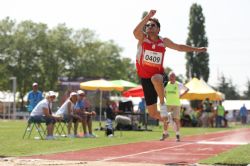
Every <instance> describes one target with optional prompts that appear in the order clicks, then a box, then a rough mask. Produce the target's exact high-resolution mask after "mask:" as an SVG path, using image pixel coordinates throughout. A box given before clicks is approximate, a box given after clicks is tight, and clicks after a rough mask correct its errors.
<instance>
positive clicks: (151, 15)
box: [148, 10, 156, 18]
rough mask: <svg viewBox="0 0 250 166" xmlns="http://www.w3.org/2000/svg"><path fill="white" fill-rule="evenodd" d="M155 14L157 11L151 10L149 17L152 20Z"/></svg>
mask: <svg viewBox="0 0 250 166" xmlns="http://www.w3.org/2000/svg"><path fill="white" fill-rule="evenodd" d="M155 13H156V10H150V11H149V13H148V15H149V16H150V18H151V17H153V16H154V15H155Z"/></svg>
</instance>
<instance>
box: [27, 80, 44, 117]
mask: <svg viewBox="0 0 250 166" xmlns="http://www.w3.org/2000/svg"><path fill="white" fill-rule="evenodd" d="M42 99H43V94H42V92H41V91H39V90H38V84H37V83H36V82H34V83H33V84H32V90H31V91H29V93H28V111H29V113H31V111H32V110H33V109H34V108H35V106H36V105H37V103H39V102H40V101H41V100H42Z"/></svg>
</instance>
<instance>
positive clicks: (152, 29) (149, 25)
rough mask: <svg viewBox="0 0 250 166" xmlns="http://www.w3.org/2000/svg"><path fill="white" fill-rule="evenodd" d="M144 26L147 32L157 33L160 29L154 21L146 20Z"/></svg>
mask: <svg viewBox="0 0 250 166" xmlns="http://www.w3.org/2000/svg"><path fill="white" fill-rule="evenodd" d="M145 26H146V32H147V33H148V34H157V35H158V33H159V31H160V29H159V28H158V27H157V25H156V23H155V22H154V21H148V22H147V24H146V25H145Z"/></svg>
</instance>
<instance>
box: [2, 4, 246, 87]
mask: <svg viewBox="0 0 250 166" xmlns="http://www.w3.org/2000/svg"><path fill="white" fill-rule="evenodd" d="M193 3H198V4H199V5H201V6H202V8H203V14H204V16H205V18H206V20H205V26H206V29H205V30H206V35H207V37H208V41H209V46H208V53H209V55H210V62H209V67H210V78H209V84H211V85H214V86H216V85H217V84H218V77H219V76H220V75H221V74H224V75H225V76H226V77H227V78H230V79H232V81H233V84H234V85H237V88H238V90H240V91H242V90H245V86H246V82H247V80H248V79H250V72H249V68H250V67H249V64H250V30H249V29H250V21H249V20H250V10H249V9H250V1H248V0H174V1H173V0H88V1H87V0H22V1H20V0H8V1H2V2H1V6H0V19H3V18H5V17H7V16H9V17H10V18H11V19H14V20H16V21H17V22H20V21H23V20H32V21H34V22H42V23H45V24H47V25H49V27H51V28H52V27H54V26H56V25H57V24H59V23H66V25H67V26H68V27H71V28H73V29H75V30H77V29H81V28H89V29H91V30H94V31H95V32H96V34H97V35H98V37H99V38H100V39H102V40H113V41H115V42H116V43H117V44H118V45H119V46H120V47H122V48H123V52H122V56H124V57H130V58H131V59H132V60H133V61H135V53H136V43H137V41H136V40H135V39H134V37H133V34H132V32H133V29H134V27H135V26H136V25H137V23H138V22H139V21H140V18H141V15H142V12H143V11H148V10H150V9H155V10H157V13H156V15H155V17H157V18H158V19H159V20H160V22H161V32H160V35H161V36H163V37H169V38H170V39H171V40H173V41H174V42H176V43H185V41H186V39H187V34H188V24H189V10H190V7H191V5H192V4H193ZM185 63H186V61H185V53H180V52H176V51H173V50H169V49H167V52H166V58H165V62H164V66H168V67H170V68H172V69H173V70H174V71H175V73H176V74H183V75H185V72H186V71H185Z"/></svg>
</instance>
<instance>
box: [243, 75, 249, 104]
mask: <svg viewBox="0 0 250 166" xmlns="http://www.w3.org/2000/svg"><path fill="white" fill-rule="evenodd" d="M242 98H243V99H246V100H249V99H250V80H249V79H248V80H247V83H246V90H245V91H244V92H243V96H242Z"/></svg>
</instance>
